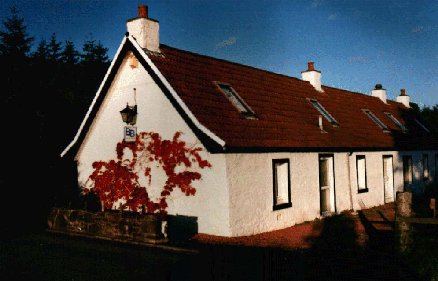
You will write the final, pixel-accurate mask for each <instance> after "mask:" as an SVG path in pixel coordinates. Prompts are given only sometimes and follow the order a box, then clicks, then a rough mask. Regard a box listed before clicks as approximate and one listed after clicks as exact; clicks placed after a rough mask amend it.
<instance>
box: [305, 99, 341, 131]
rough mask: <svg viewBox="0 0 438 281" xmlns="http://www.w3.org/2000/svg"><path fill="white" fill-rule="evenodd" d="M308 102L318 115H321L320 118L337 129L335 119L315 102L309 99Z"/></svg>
mask: <svg viewBox="0 0 438 281" xmlns="http://www.w3.org/2000/svg"><path fill="white" fill-rule="evenodd" d="M309 101H310V103H311V104H312V105H313V106H314V107H315V108H316V109H317V110H318V111H319V113H321V114H322V116H324V118H325V119H327V121H329V122H330V124H332V125H333V127H339V123H338V121H336V119H335V118H334V117H333V116H332V115H331V114H330V113H329V112H328V111H327V110H326V109H325V108H324V107H323V106H322V105H321V104H320V103H319V102H318V101H317V100H313V99H311V100H309Z"/></svg>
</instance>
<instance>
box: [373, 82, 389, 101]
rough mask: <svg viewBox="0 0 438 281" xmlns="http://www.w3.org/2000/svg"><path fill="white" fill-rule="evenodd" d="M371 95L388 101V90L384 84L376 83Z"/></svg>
mask: <svg viewBox="0 0 438 281" xmlns="http://www.w3.org/2000/svg"><path fill="white" fill-rule="evenodd" d="M371 96H373V97H377V98H379V99H381V100H382V101H383V102H384V103H386V90H385V89H383V87H382V84H376V86H375V87H374V90H372V91H371Z"/></svg>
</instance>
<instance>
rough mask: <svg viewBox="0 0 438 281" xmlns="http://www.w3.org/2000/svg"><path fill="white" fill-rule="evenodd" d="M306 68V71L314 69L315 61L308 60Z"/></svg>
mask: <svg viewBox="0 0 438 281" xmlns="http://www.w3.org/2000/svg"><path fill="white" fill-rule="evenodd" d="M307 70H308V71H311V70H315V63H314V62H313V61H309V62H308V63H307Z"/></svg>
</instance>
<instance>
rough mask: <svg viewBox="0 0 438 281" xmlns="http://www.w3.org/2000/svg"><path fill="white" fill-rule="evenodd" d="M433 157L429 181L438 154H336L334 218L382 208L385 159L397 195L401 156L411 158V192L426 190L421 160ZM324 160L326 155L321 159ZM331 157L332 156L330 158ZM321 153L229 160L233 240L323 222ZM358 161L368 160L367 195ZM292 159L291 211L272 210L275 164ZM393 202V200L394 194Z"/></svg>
mask: <svg viewBox="0 0 438 281" xmlns="http://www.w3.org/2000/svg"><path fill="white" fill-rule="evenodd" d="M425 153H427V154H428V155H429V170H430V180H429V181H432V180H433V178H434V176H435V174H436V173H435V154H436V153H437V151H417V152H413V151H408V152H400V153H399V152H395V151H392V152H357V153H352V154H351V155H350V153H334V173H335V196H336V212H337V213H340V212H342V211H345V210H360V209H361V208H370V207H373V206H377V205H381V204H384V185H383V159H382V157H383V155H392V156H393V169H394V189H395V192H394V193H396V192H397V191H402V190H403V161H402V156H403V155H411V156H412V160H413V167H414V179H413V188H420V189H421V188H424V185H425V184H426V182H424V181H423V174H422V171H423V167H422V155H423V154H425ZM322 154H324V153H322ZM327 154H331V153H327ZM319 155H320V154H319V153H260V154H255V153H254V154H228V155H226V160H227V176H228V185H229V189H230V191H229V195H230V224H231V233H232V236H242V235H251V234H256V233H261V232H266V231H271V230H276V229H282V228H285V227H288V226H292V225H294V224H297V223H302V222H305V221H310V220H313V219H315V218H319V217H320V194H319V170H318V169H319V162H318V161H319ZM356 155H364V156H365V157H366V174H367V187H368V192H365V193H358V188H357V171H356ZM284 158H286V159H289V160H290V173H291V175H290V176H291V201H292V207H290V208H285V209H281V210H275V211H274V210H273V171H272V160H273V159H284ZM394 198H395V194H394Z"/></svg>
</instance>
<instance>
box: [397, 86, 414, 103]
mask: <svg viewBox="0 0 438 281" xmlns="http://www.w3.org/2000/svg"><path fill="white" fill-rule="evenodd" d="M410 99H411V98H410V97H409V96H408V95H406V90H405V89H401V90H400V96H398V97H397V102H399V103H402V104H403V105H404V106H406V107H407V108H410V107H411V106H410V105H409V102H410Z"/></svg>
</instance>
